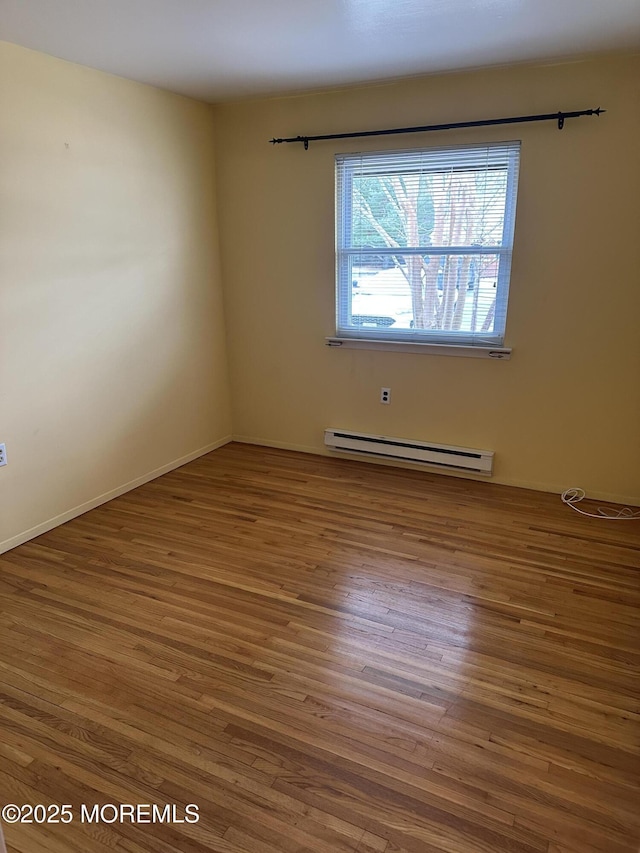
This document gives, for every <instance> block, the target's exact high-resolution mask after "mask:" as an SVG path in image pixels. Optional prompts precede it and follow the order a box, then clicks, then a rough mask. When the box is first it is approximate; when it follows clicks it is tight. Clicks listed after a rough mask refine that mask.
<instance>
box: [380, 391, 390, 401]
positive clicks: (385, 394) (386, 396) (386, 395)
mask: <svg viewBox="0 0 640 853" xmlns="http://www.w3.org/2000/svg"><path fill="white" fill-rule="evenodd" d="M380 402H381V403H390V402H391V388H381V389H380Z"/></svg>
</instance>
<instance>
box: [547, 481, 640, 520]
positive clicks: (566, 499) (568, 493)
mask: <svg viewBox="0 0 640 853" xmlns="http://www.w3.org/2000/svg"><path fill="white" fill-rule="evenodd" d="M561 497H562V503H565V504H567V506H570V507H571V509H575V511H576V512H579V513H580V515H586V516H587V518H606V519H610V520H612V521H632V520H633V519H636V520H638V519H640V510H638V511H637V512H634V510H632V509H631V508H630V507H628V506H625V507H622V509H619V510H607V509H605V508H604V507H601V506H599V507H598V512H597V513H596V512H585V511H584V510H583V509H580V508H579V507H577V506H576V504H577V503H578V502H579V501H581V500H582V499H583V498H584V497H585V491H584V489H578V488H572V489H565V491H564V492H563V493H562V495H561Z"/></svg>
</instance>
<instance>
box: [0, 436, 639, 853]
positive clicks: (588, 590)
mask: <svg viewBox="0 0 640 853" xmlns="http://www.w3.org/2000/svg"><path fill="white" fill-rule="evenodd" d="M639 565H640V522H631V521H627V522H612V521H593V520H589V519H584V518H581V517H580V516H578V515H577V514H576V513H573V512H572V511H571V510H570V509H569V508H568V507H565V506H563V505H562V504H561V502H560V500H559V498H558V497H557V496H552V495H545V494H541V493H536V492H529V491H524V490H517V489H511V488H508V487H503V486H496V485H491V484H488V483H487V484H485V483H475V482H471V481H465V480H460V479H454V478H450V477H445V476H439V475H437V474H428V473H424V472H414V471H400V470H394V469H391V468H385V467H379V466H373V465H366V464H363V463H357V462H350V461H346V460H340V459H337V460H334V459H326V458H322V457H314V456H307V455H303V454H295V453H289V452H286V451H278V450H271V449H267V448H259V447H251V446H243V445H233V444H232V445H228V446H226V447H224V448H222V449H220V450H217V451H215V452H214V453H212V454H209V455H208V456H206V457H203V458H202V459H199V460H198V461H196V462H193V463H191V464H189V465H187V466H185V467H183V468H181V469H179V470H177V471H174V472H173V473H171V474H167V475H165V476H164V477H161V478H160V479H158V480H155V481H154V482H152V483H149V484H148V485H146V486H143V487H141V488H139V489H137V490H136V491H134V492H131V493H129V494H127V495H124V496H123V497H120V498H118V499H116V500H114V501H112V502H111V503H109V504H107V505H105V506H103V507H101V508H99V509H97V510H94V511H92V512H90V513H88V514H86V515H84V516H82V517H81V518H78V519H76V520H74V521H72V522H69V523H68V524H66V525H64V526H63V527H60V528H58V529H57V530H54V531H52V532H50V533H47V534H46V535H44V536H41V537H39V538H38V539H36V540H33V541H32V542H30V543H28V544H26V545H22V546H21V547H19V548H16V549H15V550H13V551H11V552H9V553H7V554H5V555H3V556H1V557H0V639H1V653H0V725H1V726H2V739H1V742H0V805H4V804H5V803H15V804H18V805H20V804H23V803H27V804H31V805H34V804H36V803H42V804H45V805H54V804H57V805H64V804H68V805H71V806H72V810H71V813H72V814H73V821H72V822H71V823H68V824H46V825H45V824H38V823H31V824H20V825H18V824H16V825H7V824H6V823H5V824H4V829H5V834H6V840H7V845H8V849H9V853H18V851H19V853H45V851H46V853H98V851H117V853H173V851H180V853H204V851H217V853H303V851H313V853H347V851H351V853H443V851H445V853H631V851H634V853H636V851H637V850H638V845H639V841H640V820H639V817H638V813H639V811H640V809H639V798H638V790H639V788H638V782H639V769H640V768H639V761H638V754H639V752H640V739H639V737H638V733H639V731H640V727H639V726H638V720H639V711H640V708H639V704H638V680H637V674H638V663H639V660H640V635H639V622H640V616H639V610H638V604H639V599H640V592H639V584H638V581H639V578H640V572H639V568H638V567H639ZM81 804H87V805H89V806H90V807H91V806H93V805H94V804H99V805H104V804H115V805H118V804H150V805H152V804H157V805H158V806H164V805H165V804H176V806H177V810H176V817H178V818H183V817H184V814H185V812H184V808H185V806H186V805H187V804H196V805H197V806H198V807H199V816H200V820H199V822H198V823H188V822H185V823H173V824H170V825H169V824H165V823H158V822H156V823H146V824H145V823H137V822H131V820H124V821H123V822H113V823H109V822H102V823H86V822H85V823H82V822H81V815H82V811H81ZM148 813H149V812H148V811H146V812H145V811H144V810H143V816H148ZM104 814H105V816H106V818H107V820H109V819H110V818H111V817H113V815H114V812H113V810H111V811H109V809H108V808H107V810H106V811H105V813H104Z"/></svg>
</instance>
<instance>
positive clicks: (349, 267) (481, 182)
mask: <svg viewBox="0 0 640 853" xmlns="http://www.w3.org/2000/svg"><path fill="white" fill-rule="evenodd" d="M519 151H520V143H519V142H507V143H501V144H492V145H473V146H468V147H455V148H453V147H450V148H430V149H424V150H419V151H390V152H386V151H383V152H377V153H366V154H345V155H339V156H338V157H337V158H336V178H337V185H336V193H337V278H338V286H337V331H336V337H337V338H341V339H356V340H357V339H368V340H375V341H391V342H394V341H395V342H409V343H419V344H449V345H455V346H463V347H471V346H476V347H496V346H498V347H499V346H502V344H503V341H504V330H505V324H506V318H507V296H508V291H509V272H510V267H511V252H512V246H513V228H514V221H515V201H516V188H517V176H518V159H519Z"/></svg>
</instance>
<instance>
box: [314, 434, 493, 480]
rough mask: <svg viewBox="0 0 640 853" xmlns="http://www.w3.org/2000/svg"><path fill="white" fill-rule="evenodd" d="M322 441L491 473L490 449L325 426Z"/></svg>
mask: <svg viewBox="0 0 640 853" xmlns="http://www.w3.org/2000/svg"><path fill="white" fill-rule="evenodd" d="M324 443H325V445H326V446H327V447H330V448H331V449H332V450H340V451H342V452H344V453H356V454H362V455H366V456H377V457H380V458H386V459H398V460H401V461H403V462H418V463H421V464H423V465H435V466H436V467H438V468H448V469H449V470H453V471H472V472H474V473H476V474H486V475H487V476H491V472H492V470H493V451H492V450H476V449H474V448H472V447H452V446H450V445H448V444H431V443H429V442H427V441H414V440H412V439H407V438H391V437H390V436H386V435H366V434H365V433H361V432H349V431H348V430H343V429H326V430H325V431H324Z"/></svg>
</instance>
